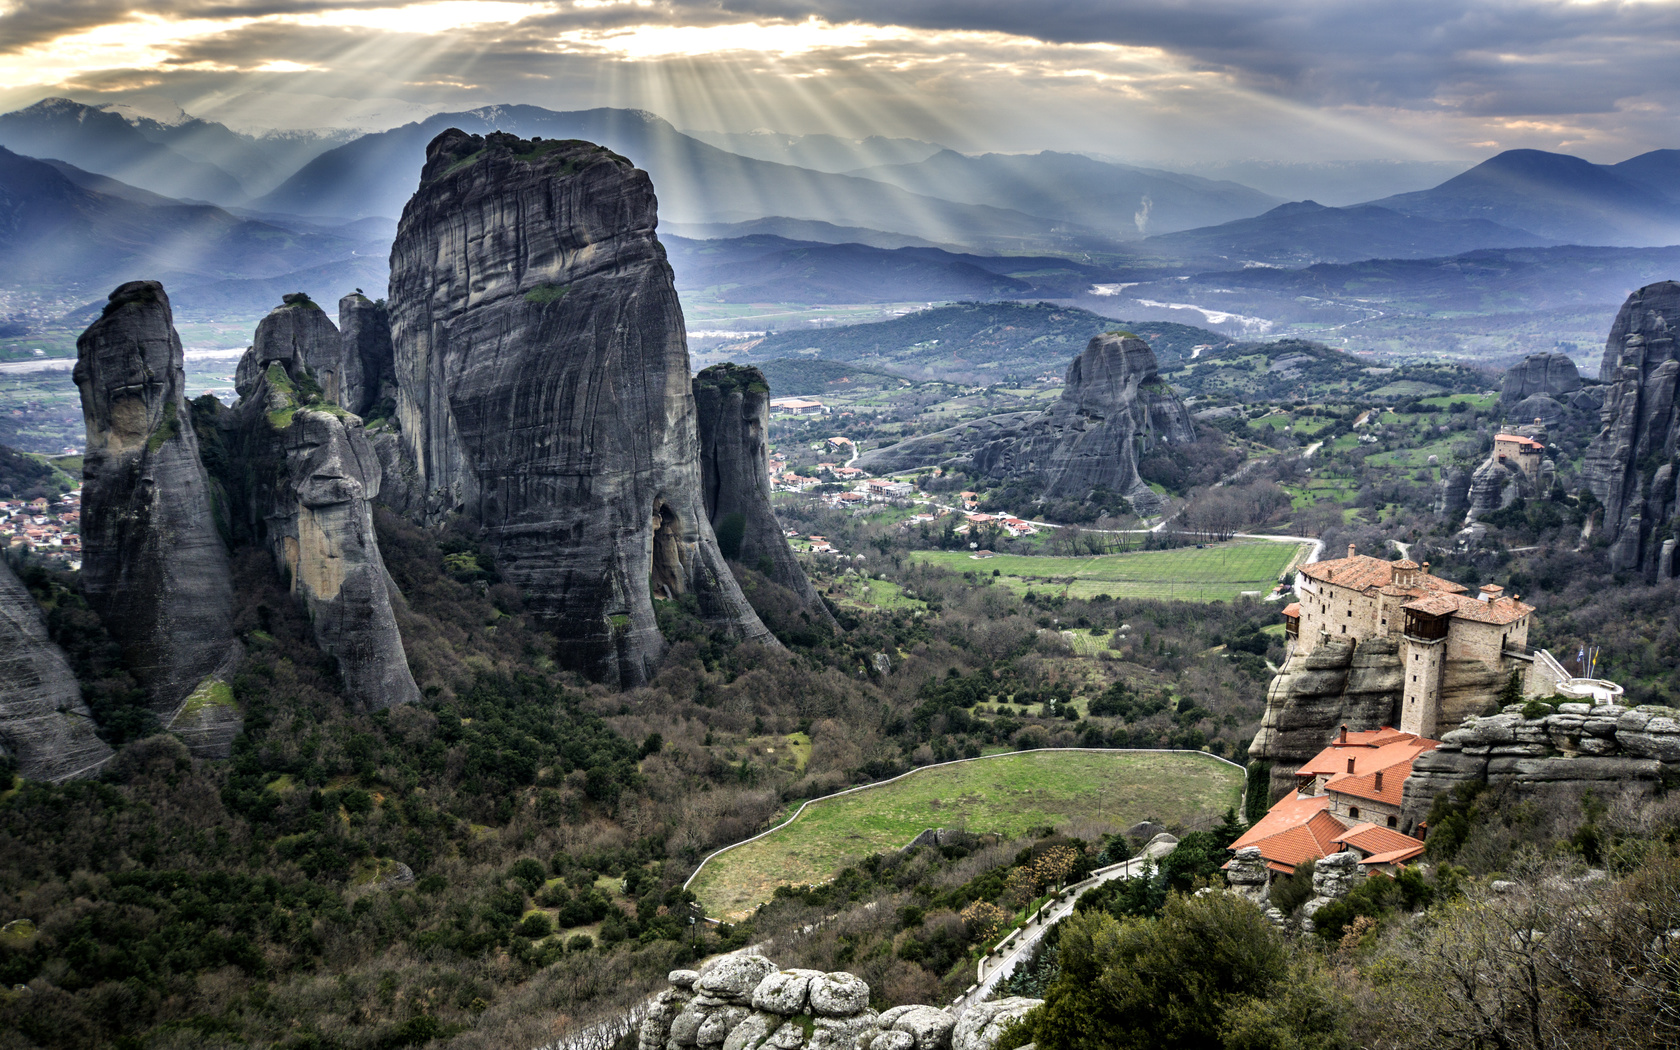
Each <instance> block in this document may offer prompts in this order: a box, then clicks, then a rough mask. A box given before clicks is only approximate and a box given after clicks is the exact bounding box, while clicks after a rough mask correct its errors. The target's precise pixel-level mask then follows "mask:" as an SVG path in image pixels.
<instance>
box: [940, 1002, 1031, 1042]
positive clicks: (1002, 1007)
mask: <svg viewBox="0 0 1680 1050" xmlns="http://www.w3.org/2000/svg"><path fill="white" fill-rule="evenodd" d="M1043 1005H1044V1000H1043V999H1027V998H1023V997H1021V996H1010V997H1008V998H1005V999H994V1000H992V1001H991V1002H987V1003H975V1004H974V1005H973V1006H971V1007H969V1008H968V1009H967V1010H965V1011H964V1012H963V1015H962V1017H961V1018H959V1019H958V1020H957V1025H956V1028H955V1029H953V1030H952V1032H951V1050H991V1048H992V1047H993V1046H994V1045H995V1044H996V1043H997V1041H998V1037H999V1036H1001V1035H1003V1033H1004V1030H1005V1029H1007V1028H1008V1027H1009V1026H1010V1025H1012V1024H1014V1023H1015V1022H1016V1021H1019V1020H1020V1019H1021V1018H1023V1017H1025V1016H1026V1015H1027V1013H1028V1012H1029V1011H1031V1010H1033V1009H1035V1008H1037V1007H1040V1006H1043Z"/></svg>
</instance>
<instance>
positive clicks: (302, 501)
mask: <svg viewBox="0 0 1680 1050" xmlns="http://www.w3.org/2000/svg"><path fill="white" fill-rule="evenodd" d="M311 311H312V312H313V313H315V314H319V313H320V310H319V308H316V307H315V306H314V304H313V303H309V304H307V305H306V306H305V305H299V304H293V305H290V306H286V307H282V308H280V309H278V310H276V311H274V312H273V313H271V314H269V315H268V317H266V318H264V319H263V322H262V324H261V325H259V326H258V329H257V336H256V341H255V342H254V343H253V344H252V346H251V349H249V350H247V351H246V355H245V356H246V359H247V360H258V361H268V362H269V363H268V364H267V365H266V366H265V367H264V368H263V369H262V371H261V372H260V374H259V375H258V376H257V378H256V379H255V380H254V381H252V383H251V384H250V385H249V386H248V388H247V392H246V393H245V395H244V396H243V397H241V399H240V401H239V404H238V405H236V406H235V407H234V409H233V410H231V411H229V412H226V413H223V414H222V418H220V419H219V420H218V430H219V431H221V432H222V433H223V434H224V441H225V443H226V444H227V445H228V446H229V447H230V448H231V449H233V450H234V459H235V461H236V463H237V469H236V470H234V471H232V472H230V474H229V476H228V478H227V479H226V480H225V482H224V484H225V485H226V487H227V488H228V490H229V493H230V496H231V502H232V503H233V504H234V513H235V514H236V515H238V516H239V517H240V518H241V519H242V522H241V523H242V525H243V529H242V530H241V531H242V532H243V533H244V534H245V535H248V536H249V537H250V538H252V539H253V540H256V541H258V542H262V543H265V544H266V545H267V546H268V549H269V551H270V553H271V554H273V556H274V559H275V564H276V567H277V568H278V569H279V570H280V571H281V572H282V573H283V574H284V576H285V578H286V579H287V580H288V581H289V582H290V584H291V588H292V591H293V593H295V594H298V595H299V596H301V597H302V598H303V600H304V602H305V604H306V605H307V606H308V609H309V619H310V622H311V624H312V626H313V627H314V631H315V641H316V644H317V645H319V646H320V647H321V649H322V650H323V651H324V652H327V653H330V654H332V656H334V657H335V658H336V659H337V661H338V669H339V675H340V678H341V679H342V680H343V683H344V690H345V695H346V696H347V698H348V699H350V701H351V702H352V703H353V704H355V705H356V706H357V707H359V708H362V709H364V710H379V709H382V708H386V707H390V706H392V705H393V704H401V703H408V702H410V701H413V700H416V699H418V698H419V690H418V689H417V688H416V687H415V684H414V678H413V675H412V674H411V673H410V672H409V669H408V658H407V655H406V654H405V653H404V651H403V645H402V637H401V635H400V634H399V633H398V631H397V622H396V613H395V611H394V609H393V600H394V598H396V595H395V586H394V585H393V584H392V582H391V578H390V575H389V574H388V573H387V572H386V571H385V562H384V560H383V558H382V557H381V556H380V553H379V542H378V539H377V538H376V536H375V535H374V529H373V509H372V501H373V500H374V499H376V498H377V497H378V495H379V488H380V481H381V477H382V471H381V468H380V464H379V458H378V457H377V456H376V455H375V454H374V451H373V448H372V446H371V445H370V444H369V443H368V440H367V436H366V434H365V433H364V431H363V427H362V421H361V419H360V418H359V417H357V416H354V415H352V414H350V413H348V412H346V411H344V410H343V409H342V408H340V407H339V406H337V405H335V404H333V403H332V402H331V401H330V400H329V399H327V398H326V397H325V396H324V394H325V391H323V392H322V395H323V396H313V395H314V392H313V390H312V389H311V387H310V385H309V382H308V380H309V378H310V373H308V372H307V371H306V370H305V369H306V366H305V365H304V364H303V360H304V357H303V355H301V354H297V353H293V354H289V355H288V353H287V346H288V345H291V344H283V345H281V346H274V345H271V341H272V340H274V339H276V338H282V337H286V336H287V334H288V333H292V332H296V331H300V330H307V329H308V326H307V325H305V324H304V323H302V322H300V321H298V320H296V319H295V318H291V319H288V317H289V315H302V316H305V317H307V316H308V315H309V313H310V312H311ZM277 317H278V318H280V320H278V321H277V320H276V318H277ZM323 323H324V324H326V325H327V326H328V327H331V323H330V322H325V321H323ZM335 334H336V332H335Z"/></svg>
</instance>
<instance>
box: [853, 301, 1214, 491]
mask: <svg viewBox="0 0 1680 1050" xmlns="http://www.w3.org/2000/svg"><path fill="white" fill-rule="evenodd" d="M1195 440H1196V428H1195V424H1194V422H1193V421H1192V420H1191V418H1190V412H1189V410H1188V409H1186V408H1185V407H1184V405H1183V404H1182V403H1181V402H1180V401H1179V400H1178V397H1177V395H1175V394H1174V393H1173V392H1172V390H1171V388H1169V387H1168V386H1167V385H1166V384H1165V383H1163V382H1162V381H1161V379H1160V377H1159V375H1158V374H1157V366H1156V361H1155V352H1154V351H1153V350H1151V349H1149V344H1147V343H1145V342H1144V341H1143V340H1142V339H1139V338H1138V337H1137V336H1135V335H1130V334H1127V333H1119V332H1109V333H1107V334H1105V335H1099V336H1096V337H1094V338H1093V339H1092V340H1091V342H1090V344H1089V345H1087V346H1086V348H1085V350H1084V352H1083V353H1081V354H1080V355H1079V356H1078V357H1076V358H1074V360H1073V363H1072V364H1070V365H1069V366H1068V370H1067V381H1066V384H1065V385H1064V386H1063V388H1062V396H1061V399H1060V400H1058V401H1057V402H1056V404H1055V405H1053V406H1051V407H1050V409H1049V410H1047V411H1045V412H1043V413H1039V414H1031V413H1010V414H1007V415H1002V416H992V417H987V418H986V419H983V420H976V421H974V422H970V423H965V424H963V425H961V426H957V427H952V428H950V429H948V430H944V431H940V432H939V433H936V434H930V435H927V436H926V437H921V438H913V439H911V440H909V441H902V442H899V443H898V444H896V445H893V446H890V447H888V448H886V449H881V450H877V451H875V452H871V453H869V454H867V455H865V456H863V457H861V458H860V459H859V461H858V465H859V466H860V467H862V468H864V469H865V470H871V471H876V472H893V471H898V470H906V469H909V468H911V467H919V466H925V465H928V464H931V463H943V462H951V461H953V460H958V459H962V458H966V459H967V460H968V462H969V463H971V464H972V465H973V466H974V467H976V468H978V469H979V470H981V471H982V472H983V473H985V474H987V475H989V476H991V477H995V478H1005V477H1015V476H1025V475H1036V476H1038V477H1041V478H1043V479H1044V482H1045V495H1047V496H1054V497H1059V498H1064V499H1068V498H1070V499H1081V498H1083V497H1085V496H1086V495H1087V494H1089V493H1090V492H1091V491H1093V490H1095V489H1107V490H1109V491H1111V492H1117V493H1120V494H1121V495H1123V496H1125V497H1126V498H1127V499H1129V500H1130V501H1131V502H1132V504H1133V505H1134V506H1135V507H1137V508H1139V509H1140V510H1145V511H1147V510H1149V509H1152V508H1153V507H1154V506H1156V505H1157V504H1158V503H1159V502H1160V498H1159V497H1158V496H1157V495H1156V494H1155V492H1154V491H1153V490H1151V489H1150V488H1149V486H1148V485H1146V484H1145V483H1144V481H1143V479H1142V478H1140V477H1139V476H1138V471H1137V464H1138V458H1139V456H1140V455H1141V454H1142V453H1144V452H1147V451H1148V450H1149V449H1151V448H1152V447H1154V446H1156V445H1158V444H1169V445H1178V444H1188V443H1190V442H1192V441H1195ZM953 453H955V455H953Z"/></svg>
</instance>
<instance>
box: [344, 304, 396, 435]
mask: <svg viewBox="0 0 1680 1050" xmlns="http://www.w3.org/2000/svg"><path fill="white" fill-rule="evenodd" d="M338 332H339V338H340V340H341V349H340V361H341V366H340V367H341V374H342V376H343V378H342V379H341V380H340V383H339V397H338V403H339V404H340V405H342V406H344V407H345V408H346V409H349V410H350V411H351V412H354V413H356V414H357V415H358V416H363V417H366V416H368V415H369V414H370V413H371V412H373V411H374V410H375V409H377V408H379V406H380V405H381V404H382V403H389V405H390V408H391V410H392V411H394V410H395V408H396V396H397V377H396V349H395V348H394V347H393V346H392V345H391V316H390V313H389V312H388V311H387V309H386V306H385V303H384V302H383V301H381V302H375V301H373V300H372V299H369V298H368V297H367V296H365V295H363V294H362V293H360V292H354V293H352V294H350V295H347V296H345V297H344V298H342V299H340V300H339V301H338Z"/></svg>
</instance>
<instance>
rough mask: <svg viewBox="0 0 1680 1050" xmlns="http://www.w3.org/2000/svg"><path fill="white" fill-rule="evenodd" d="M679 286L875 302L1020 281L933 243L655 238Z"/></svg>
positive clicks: (1000, 290) (725, 294)
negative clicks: (891, 246)
mask: <svg viewBox="0 0 1680 1050" xmlns="http://www.w3.org/2000/svg"><path fill="white" fill-rule="evenodd" d="M662 240H663V242H664V244H665V250H666V254H667V255H668V256H669V257H670V260H671V267H672V269H673V270H675V271H676V275H677V290H678V291H703V292H705V293H706V294H707V296H708V297H711V298H715V299H718V300H721V301H723V302H737V303H762V302H800V303H877V302H895V303H902V302H910V301H915V300H924V301H932V300H941V299H1008V298H1017V297H1019V296H1021V295H1025V294H1029V293H1031V292H1032V291H1033V286H1032V285H1031V284H1030V283H1028V282H1027V281H1023V280H1020V279H1018V278H1014V277H1008V276H1005V275H1003V274H999V273H994V272H992V271H990V270H986V269H982V268H981V267H979V266H975V265H974V264H973V263H970V262H966V261H964V260H962V259H961V258H959V257H957V256H954V255H952V254H950V253H948V252H942V251H939V250H937V249H926V248H923V249H916V248H899V249H895V250H885V249H881V248H871V247H869V246H868V245H863V244H809V243H801V242H798V241H789V240H785V239H783V238H780V237H750V238H741V239H739V240H734V241H690V240H685V239H683V238H681V237H669V236H668V237H665V238H662Z"/></svg>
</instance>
